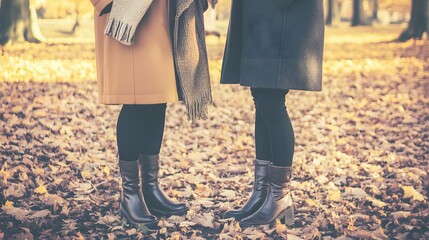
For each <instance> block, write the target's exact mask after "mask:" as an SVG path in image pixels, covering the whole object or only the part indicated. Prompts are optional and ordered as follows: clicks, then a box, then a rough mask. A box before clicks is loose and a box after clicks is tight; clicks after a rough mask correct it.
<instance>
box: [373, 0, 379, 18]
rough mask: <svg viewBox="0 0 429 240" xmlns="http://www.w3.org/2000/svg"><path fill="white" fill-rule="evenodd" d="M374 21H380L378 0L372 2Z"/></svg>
mask: <svg viewBox="0 0 429 240" xmlns="http://www.w3.org/2000/svg"><path fill="white" fill-rule="evenodd" d="M372 21H374V22H379V19H378V0H373V2H372Z"/></svg>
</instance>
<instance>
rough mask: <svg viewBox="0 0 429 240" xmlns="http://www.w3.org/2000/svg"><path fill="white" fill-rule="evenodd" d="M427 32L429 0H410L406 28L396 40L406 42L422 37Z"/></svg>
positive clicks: (428, 27)
mask: <svg viewBox="0 0 429 240" xmlns="http://www.w3.org/2000/svg"><path fill="white" fill-rule="evenodd" d="M425 32H426V34H429V0H412V6H411V19H410V22H409V23H408V28H407V29H406V30H405V31H404V32H402V34H401V35H400V36H399V38H398V39H397V41H399V42H406V41H408V40H410V39H422V37H423V34H424V33H425Z"/></svg>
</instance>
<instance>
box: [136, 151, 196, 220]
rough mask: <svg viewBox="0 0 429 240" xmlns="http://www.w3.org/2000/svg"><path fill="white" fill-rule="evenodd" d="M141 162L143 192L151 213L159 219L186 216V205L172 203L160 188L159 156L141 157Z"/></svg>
mask: <svg viewBox="0 0 429 240" xmlns="http://www.w3.org/2000/svg"><path fill="white" fill-rule="evenodd" d="M139 161H140V169H141V178H142V191H143V195H144V199H145V201H146V204H147V206H148V208H149V210H150V212H151V213H153V214H154V215H155V216H158V217H170V216H172V215H184V214H186V212H187V211H188V207H187V206H186V204H184V203H178V202H174V201H172V200H171V199H170V198H168V197H167V195H166V194H165V193H164V191H163V190H162V189H161V188H160V187H159V184H158V170H159V155H140V158H139Z"/></svg>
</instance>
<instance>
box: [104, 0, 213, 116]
mask: <svg viewBox="0 0 429 240" xmlns="http://www.w3.org/2000/svg"><path fill="white" fill-rule="evenodd" d="M152 1H153V0H113V5H112V11H111V13H110V17H109V20H108V22H107V26H106V30H105V34H106V35H108V36H111V37H113V38H115V39H116V40H118V41H120V42H121V43H123V44H126V45H132V43H133V38H134V34H135V31H136V28H137V26H138V24H139V23H140V21H141V19H142V18H143V16H144V14H145V13H146V11H147V10H148V9H149V6H150V4H151V3H152ZM168 1H170V4H175V8H174V9H175V10H176V13H175V17H174V20H172V21H174V26H173V34H172V35H173V57H174V63H175V68H176V76H177V79H178V81H177V82H178V85H179V88H180V90H181V92H180V96H181V99H182V100H184V102H185V106H186V109H187V112H188V118H189V119H191V120H196V119H200V118H201V119H206V118H207V107H208V105H210V104H212V101H213V100H212V94H211V87H210V75H209V68H208V59H207V48H206V42H205V31H204V16H203V14H204V11H205V10H206V9H207V7H208V5H207V0H168Z"/></svg>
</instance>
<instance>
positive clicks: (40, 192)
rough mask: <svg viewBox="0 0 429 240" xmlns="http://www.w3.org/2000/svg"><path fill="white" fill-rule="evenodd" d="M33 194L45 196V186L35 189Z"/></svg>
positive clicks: (46, 191)
mask: <svg viewBox="0 0 429 240" xmlns="http://www.w3.org/2000/svg"><path fill="white" fill-rule="evenodd" d="M34 192H35V193H39V194H47V193H48V190H47V189H46V187H45V186H43V185H40V186H39V187H37V188H36V189H34Z"/></svg>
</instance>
